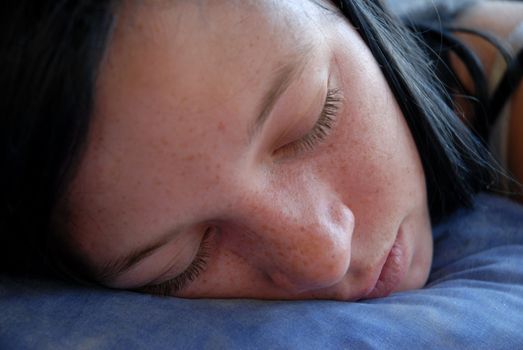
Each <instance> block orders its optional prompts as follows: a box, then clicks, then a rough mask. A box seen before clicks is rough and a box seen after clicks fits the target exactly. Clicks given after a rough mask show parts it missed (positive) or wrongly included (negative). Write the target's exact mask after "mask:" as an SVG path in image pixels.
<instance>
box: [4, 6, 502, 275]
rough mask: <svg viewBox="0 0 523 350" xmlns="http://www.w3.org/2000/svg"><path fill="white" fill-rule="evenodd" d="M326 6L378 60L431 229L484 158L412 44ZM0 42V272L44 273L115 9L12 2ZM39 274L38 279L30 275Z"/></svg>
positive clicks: (362, 9) (484, 170) (373, 21)
mask: <svg viewBox="0 0 523 350" xmlns="http://www.w3.org/2000/svg"><path fill="white" fill-rule="evenodd" d="M334 3H335V4H336V5H337V6H338V7H339V9H340V10H341V12H342V13H343V14H344V15H345V16H346V17H347V18H348V19H349V20H350V22H352V24H353V25H354V26H355V28H356V29H357V31H358V32H359V34H360V35H361V37H362V38H363V40H364V41H365V42H366V44H367V45H368V47H369V48H370V50H371V51H372V53H373V55H374V57H375V58H376V60H377V61H378V63H379V65H380V67H381V69H382V71H383V73H384V75H385V77H386V79H387V81H388V83H389V85H390V87H391V89H392V91H393V92H394V94H395V97H396V99H397V101H398V103H399V105H400V107H401V109H402V111H403V114H404V115H405V118H406V120H407V123H408V125H409V127H410V129H411V131H412V134H413V137H414V140H415V142H416V145H417V147H418V150H419V153H420V156H421V160H422V163H423V167H424V170H425V173H426V178H427V188H428V197H429V207H430V211H431V216H432V219H433V222H436V221H437V220H438V219H439V218H441V217H443V216H444V215H446V214H448V213H449V212H451V211H452V210H453V209H455V208H457V207H459V206H467V205H470V204H471V202H472V196H473V194H474V193H476V192H477V191H479V190H481V189H482V188H483V187H484V186H485V185H486V184H489V183H490V182H491V180H492V176H491V175H492V174H491V172H490V171H489V169H490V167H489V164H490V160H489V157H488V152H487V151H486V150H485V149H484V147H483V146H482V145H481V143H480V142H479V141H478V140H477V139H476V138H475V136H474V135H473V134H472V133H471V132H470V131H469V130H468V129H467V127H466V126H464V125H463V123H462V122H461V121H460V120H459V118H458V117H457V116H456V114H455V113H454V111H453V110H452V108H451V107H450V106H449V104H448V102H447V100H446V96H447V94H446V92H445V90H444V88H443V87H442V85H441V84H440V83H439V81H438V78H437V76H436V73H435V70H433V69H431V67H430V65H427V55H426V53H425V52H424V50H423V49H422V47H423V43H422V42H421V39H420V37H419V36H417V35H415V34H413V31H410V30H409V29H408V28H407V27H405V26H403V25H401V23H400V21H399V20H398V19H397V18H395V17H391V16H390V15H389V14H388V12H387V11H386V10H385V9H384V8H383V7H382V5H381V4H380V3H379V1H378V0H357V1H356V0H338V1H334ZM11 6H12V10H11V11H9V16H10V18H9V19H6V20H5V21H4V22H3V23H7V25H8V27H7V29H5V30H3V31H1V32H0V35H2V36H3V39H2V43H3V45H5V47H3V50H2V56H1V60H2V61H1V63H2V67H3V71H2V73H1V74H2V76H1V78H0V82H1V83H2V85H3V86H4V87H5V88H6V89H5V90H4V91H5V92H6V94H5V95H4V96H3V97H2V99H1V102H0V103H1V105H2V118H3V122H2V124H3V128H2V132H3V135H2V141H1V142H2V143H3V147H4V158H3V159H2V162H3V163H2V164H4V166H2V168H3V169H4V170H3V171H2V199H1V200H2V205H3V210H2V218H1V225H2V227H1V234H0V247H1V248H0V256H1V258H0V259H1V262H0V266H1V267H0V269H1V270H2V271H8V272H13V271H18V272H28V271H29V272H34V271H37V270H42V271H47V270H48V267H49V266H48V265H49V264H48V263H46V262H47V261H48V255H49V251H48V249H47V247H48V242H47V241H48V239H49V237H52V231H53V227H52V224H51V223H52V220H51V216H52V213H53V209H54V208H55V206H56V204H57V201H58V200H59V199H60V198H61V195H62V194H63V193H64V191H65V189H66V187H67V185H68V182H69V181H70V180H71V178H72V176H73V174H74V170H75V165H76V163H77V161H78V160H79V159H80V158H81V155H82V149H83V145H84V143H85V140H86V135H87V133H88V130H89V120H90V115H91V112H92V107H93V96H94V88H95V81H96V76H97V70H98V67H99V65H100V62H101V60H102V57H103V55H104V52H105V47H106V43H107V42H108V40H109V37H110V33H111V28H112V25H113V23H114V9H115V6H117V4H116V2H115V1H96V0H47V1H46V0H43V1H21V0H19V1H16V4H12V5H11ZM40 272H41V271H40Z"/></svg>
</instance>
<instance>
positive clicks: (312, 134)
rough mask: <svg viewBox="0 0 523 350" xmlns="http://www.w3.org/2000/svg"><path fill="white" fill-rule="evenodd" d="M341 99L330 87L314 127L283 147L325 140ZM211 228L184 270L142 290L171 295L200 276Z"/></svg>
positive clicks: (294, 147) (310, 145)
mask: <svg viewBox="0 0 523 350" xmlns="http://www.w3.org/2000/svg"><path fill="white" fill-rule="evenodd" d="M341 101H342V97H341V96H340V90H339V89H330V90H329V91H328V92H327V97H326V99H325V104H324V105H323V110H322V111H321V114H320V116H319V118H318V121H317V122H316V124H315V125H314V127H313V128H312V129H311V130H310V131H309V132H308V133H307V134H306V135H305V136H303V137H302V138H301V139H299V140H297V141H294V142H292V143H291V144H288V145H286V146H283V148H285V152H287V151H288V150H291V152H295V153H298V152H301V151H310V150H312V149H313V148H314V146H316V145H317V144H318V143H319V142H321V141H323V140H325V138H326V137H327V136H328V135H329V133H330V131H331V129H332V127H333V126H334V122H335V121H336V116H337V114H338V111H339V108H340V103H341ZM280 151H281V149H280V150H277V152H278V153H279V152H280ZM211 230H212V229H211V228H208V229H207V230H206V232H205V234H204V236H203V238H202V241H201V243H200V247H199V248H198V252H197V253H196V257H195V258H194V260H193V262H192V263H191V265H189V267H188V268H187V269H186V270H185V271H184V272H182V273H181V274H180V275H178V276H176V277H175V278H172V279H170V280H167V281H165V282H162V283H159V284H154V285H149V286H145V287H142V288H140V291H141V292H145V293H151V294H156V295H162V296H170V295H173V294H176V293H178V292H179V291H181V290H182V289H184V288H185V287H186V286H187V285H188V284H189V283H190V282H192V281H194V280H195V279H196V278H198V276H199V275H200V274H201V273H202V272H203V271H204V270H205V268H206V267H207V260H208V258H209V238H210V237H209V236H210V233H211Z"/></svg>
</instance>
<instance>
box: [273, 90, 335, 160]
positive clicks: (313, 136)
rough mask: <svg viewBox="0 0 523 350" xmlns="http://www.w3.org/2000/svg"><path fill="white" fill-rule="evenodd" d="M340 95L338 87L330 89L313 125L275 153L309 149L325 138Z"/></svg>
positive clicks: (333, 119)
mask: <svg viewBox="0 0 523 350" xmlns="http://www.w3.org/2000/svg"><path fill="white" fill-rule="evenodd" d="M341 102H342V97H341V94H340V90H339V89H330V90H329V91H328V92H327V97H326V99H325V104H324V106H323V110H322V112H321V114H320V116H319V118H318V121H317V122H316V124H315V125H314V127H313V128H312V129H311V130H310V131H309V132H308V133H307V134H306V135H305V136H303V137H302V138H300V139H299V140H296V141H294V142H291V143H290V144H287V145H285V146H283V147H282V148H279V149H277V150H276V152H275V153H281V152H285V153H286V152H289V151H290V152H291V153H299V152H303V151H311V150H312V149H314V147H315V146H316V145H317V144H318V143H320V142H322V141H323V140H325V138H326V137H327V136H328V135H329V133H330V131H331V129H332V128H333V126H334V123H335V121H336V117H337V114H338V111H339V109H340V103H341Z"/></svg>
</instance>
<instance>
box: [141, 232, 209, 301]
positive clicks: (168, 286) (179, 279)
mask: <svg viewBox="0 0 523 350" xmlns="http://www.w3.org/2000/svg"><path fill="white" fill-rule="evenodd" d="M211 231H212V229H211V228H208V229H207V230H206V231H205V234H204V236H203V238H202V241H201V243H200V247H199V248H198V252H197V253H196V256H195V258H194V260H193V261H192V263H191V265H189V267H188V268H187V269H186V270H185V271H184V272H182V273H181V274H180V275H178V276H176V277H174V278H172V279H170V280H167V281H165V282H162V283H159V284H153V285H148V286H145V287H142V288H140V291H141V292H145V293H150V294H155V295H161V296H170V295H173V294H176V293H178V292H179V291H181V290H182V289H184V288H185V287H186V286H187V285H188V284H189V283H190V282H192V281H194V280H195V279H196V278H198V276H199V275H200V274H201V273H202V272H203V271H205V268H206V267H207V260H208V258H209V242H210V233H211Z"/></svg>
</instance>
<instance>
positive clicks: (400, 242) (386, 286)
mask: <svg viewBox="0 0 523 350" xmlns="http://www.w3.org/2000/svg"><path fill="white" fill-rule="evenodd" d="M402 233H403V232H402V231H401V229H400V231H399V232H398V235H397V237H396V241H395V242H394V244H393V245H392V248H391V249H390V251H389V254H388V256H387V259H386V260H385V263H384V264H383V266H382V268H381V272H380V275H379V277H378V279H377V281H376V284H375V286H374V288H373V289H372V290H371V291H370V292H369V294H367V295H366V296H365V297H364V299H373V298H383V297H386V296H388V295H389V294H391V293H392V292H393V291H395V290H396V289H397V288H398V286H399V284H400V283H401V282H402V280H403V279H404V277H405V275H406V273H407V270H408V265H407V264H408V258H407V256H406V242H405V240H404V235H403V234H402Z"/></svg>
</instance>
